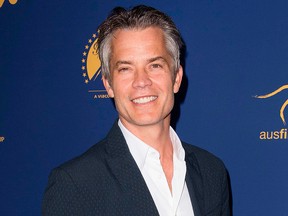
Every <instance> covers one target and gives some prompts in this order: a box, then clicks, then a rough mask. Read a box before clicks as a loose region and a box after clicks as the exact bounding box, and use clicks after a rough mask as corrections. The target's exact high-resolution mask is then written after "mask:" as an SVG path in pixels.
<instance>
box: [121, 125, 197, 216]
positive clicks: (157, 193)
mask: <svg viewBox="0 0 288 216" xmlns="http://www.w3.org/2000/svg"><path fill="white" fill-rule="evenodd" d="M118 125H119V127H120V129H121V131H122V133H123V135H124V137H125V140H126V142H127V145H128V148H129V150H130V152H131V154H132V156H133V158H134V160H135V161H136V164H137V165H138V168H139V169H140V171H141V173H142V176H143V178H144V180H145V182H146V185H147V187H148V189H149V191H150V194H151V196H152V198H153V200H154V203H155V205H156V207H157V210H158V212H159V214H160V215H161V216H176V215H177V216H186V215H187V216H194V212H193V207H192V203H191V199H190V196H189V192H188V188H187V185H186V182H185V176H186V163H185V160H184V159H185V151H184V149H183V147H182V144H181V141H180V139H179V137H178V136H177V134H176V133H175V131H174V130H173V129H172V127H170V138H171V141H172V145H173V178H172V193H171V191H170V189H169V185H168V182H167V180H166V177H165V174H164V171H163V169H162V166H161V163H160V154H159V152H158V151H157V150H155V149H154V148H152V147H150V146H149V145H147V144H146V143H144V142H143V141H141V140H140V139H139V138H137V137H136V136H135V135H133V134H132V133H131V132H130V131H129V130H128V129H127V128H125V127H124V125H123V124H122V123H121V121H120V120H119V121H118Z"/></svg>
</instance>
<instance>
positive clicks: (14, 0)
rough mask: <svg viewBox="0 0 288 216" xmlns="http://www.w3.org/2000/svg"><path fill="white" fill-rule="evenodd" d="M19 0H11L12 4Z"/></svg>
mask: <svg viewBox="0 0 288 216" xmlns="http://www.w3.org/2000/svg"><path fill="white" fill-rule="evenodd" d="M17 1H18V0H9V2H10V4H13V5H14V4H16V3H17Z"/></svg>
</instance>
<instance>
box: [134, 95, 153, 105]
mask: <svg viewBox="0 0 288 216" xmlns="http://www.w3.org/2000/svg"><path fill="white" fill-rule="evenodd" d="M156 98H157V97H155V96H150V97H142V98H137V99H134V100H133V102H134V103H137V104H143V103H148V102H150V101H153V100H155V99H156Z"/></svg>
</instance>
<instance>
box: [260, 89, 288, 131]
mask: <svg viewBox="0 0 288 216" xmlns="http://www.w3.org/2000/svg"><path fill="white" fill-rule="evenodd" d="M285 89H288V85H283V86H281V87H280V88H278V89H276V90H275V91H273V92H271V93H269V94H266V95H259V96H258V95H256V96H255V97H256V98H260V99H263V98H269V97H272V96H274V95H276V94H278V93H279V92H281V91H283V90H285ZM287 105H288V99H287V100H286V101H285V102H284V104H283V105H282V106H281V108H280V118H281V120H282V122H283V124H284V125H286V121H285V116H284V110H285V108H286V107H287Z"/></svg>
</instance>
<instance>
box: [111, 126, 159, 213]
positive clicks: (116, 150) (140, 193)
mask: <svg viewBox="0 0 288 216" xmlns="http://www.w3.org/2000/svg"><path fill="white" fill-rule="evenodd" d="M106 150H107V153H108V157H107V163H108V165H109V166H110V168H111V171H112V172H113V174H114V175H115V177H116V179H117V180H118V181H119V183H120V187H121V189H122V190H123V192H124V193H123V195H124V196H127V197H129V198H130V199H129V203H128V205H127V210H129V211H130V213H131V214H132V212H131V210H132V211H133V209H134V210H135V212H138V214H137V213H136V214H137V215H139V212H141V213H142V214H143V215H159V214H158V211H157V208H156V206H155V204H154V201H153V198H152V196H151V195H150V192H149V189H148V187H147V186H146V183H145V180H144V178H143V177H142V174H141V172H140V170H139V169H138V166H137V164H136V162H135V160H134V159H133V157H132V155H131V153H130V151H129V148H128V146H127V143H126V141H125V139H124V136H123V134H122V132H121V130H120V128H119V126H118V124H117V121H116V122H115V123H114V125H113V127H112V129H111V130H110V132H109V133H108V135H107V143H106ZM129 206H130V209H129ZM131 206H133V209H131ZM136 214H135V215H136Z"/></svg>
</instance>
